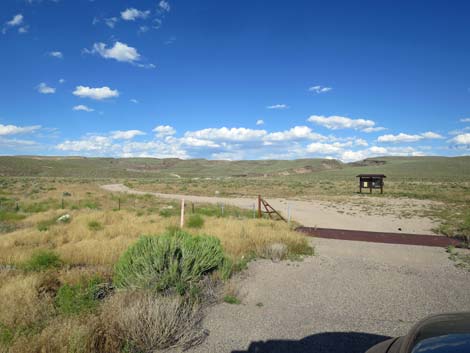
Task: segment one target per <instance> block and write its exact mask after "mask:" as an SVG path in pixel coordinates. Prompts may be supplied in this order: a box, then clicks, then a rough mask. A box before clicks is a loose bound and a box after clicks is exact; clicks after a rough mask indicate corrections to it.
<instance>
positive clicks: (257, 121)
mask: <svg viewBox="0 0 470 353" xmlns="http://www.w3.org/2000/svg"><path fill="white" fill-rule="evenodd" d="M256 125H264V120H263V119H258V120H256Z"/></svg>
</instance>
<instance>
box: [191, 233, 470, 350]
mask: <svg viewBox="0 0 470 353" xmlns="http://www.w3.org/2000/svg"><path fill="white" fill-rule="evenodd" d="M312 242H313V243H314V245H315V247H316V252H317V253H318V255H316V256H314V257H310V258H306V259H305V260H304V261H303V262H280V263H272V262H270V261H267V260H263V261H256V262H253V263H251V264H250V266H249V269H248V271H246V272H245V273H244V274H243V276H244V279H241V280H240V281H239V283H238V287H239V289H240V297H241V300H242V304H240V305H231V304H226V303H222V304H218V305H215V306H213V307H211V308H209V309H208V312H207V315H206V317H205V319H204V321H203V326H204V328H206V329H207V330H208V331H209V332H210V334H209V336H208V337H207V339H206V340H205V342H204V343H203V344H202V345H201V346H198V347H195V348H193V349H191V352H194V353H196V352H197V353H199V352H201V353H202V352H204V353H212V352H214V353H215V352H217V353H223V352H258V353H267V352H283V353H287V352H289V353H300V352H302V353H306V352H312V353H323V352H325V353H326V352H328V353H340V352H341V353H344V352H348V353H355V352H357V353H360V352H361V353H362V352H364V351H365V350H366V349H367V348H368V347H370V346H371V345H373V344H375V343H377V342H379V341H381V340H383V339H385V337H386V336H397V335H403V334H405V333H406V332H407V331H408V330H409V329H410V328H411V326H412V325H413V324H414V323H415V322H416V321H417V320H420V319H422V318H423V317H425V316H427V315H430V314H435V313H442V312H452V311H465V310H466V311H469V310H470V272H468V271H466V270H463V269H458V268H456V267H455V266H454V263H453V262H451V261H450V260H449V259H448V256H447V255H448V254H446V252H445V250H444V249H440V248H429V247H421V246H409V245H390V244H377V243H361V242H352V241H344V240H331V239H314V240H312Z"/></svg>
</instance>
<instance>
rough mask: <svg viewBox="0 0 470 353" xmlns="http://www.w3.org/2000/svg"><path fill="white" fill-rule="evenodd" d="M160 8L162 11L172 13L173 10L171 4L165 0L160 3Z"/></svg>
mask: <svg viewBox="0 0 470 353" xmlns="http://www.w3.org/2000/svg"><path fill="white" fill-rule="evenodd" d="M158 7H160V9H162V10H163V11H166V12H170V10H171V7H170V3H169V2H168V1H165V0H161V1H160V2H159V3H158Z"/></svg>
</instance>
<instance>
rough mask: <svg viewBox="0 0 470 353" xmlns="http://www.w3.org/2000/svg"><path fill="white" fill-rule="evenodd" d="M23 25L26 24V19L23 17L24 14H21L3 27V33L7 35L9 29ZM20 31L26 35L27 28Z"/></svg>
mask: <svg viewBox="0 0 470 353" xmlns="http://www.w3.org/2000/svg"><path fill="white" fill-rule="evenodd" d="M23 23H24V17H23V15H22V14H20V13H19V14H17V15H15V16H13V18H12V19H11V20H10V21H7V22H5V24H4V25H3V29H2V33H3V34H5V33H6V32H7V31H8V29H9V28H13V27H19V26H21V25H22V24H23ZM18 31H19V32H20V33H25V32H27V27H24V26H23V27H20V28H19V29H18Z"/></svg>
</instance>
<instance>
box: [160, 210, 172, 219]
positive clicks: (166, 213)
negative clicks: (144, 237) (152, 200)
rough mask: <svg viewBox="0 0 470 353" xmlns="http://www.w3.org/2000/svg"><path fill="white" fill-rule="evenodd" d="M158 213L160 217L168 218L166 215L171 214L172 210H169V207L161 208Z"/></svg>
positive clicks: (169, 215)
mask: <svg viewBox="0 0 470 353" xmlns="http://www.w3.org/2000/svg"><path fill="white" fill-rule="evenodd" d="M159 214H160V216H162V217H165V218H168V217H171V216H173V210H171V209H169V208H163V209H161V210H160V212H159Z"/></svg>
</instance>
